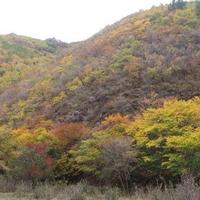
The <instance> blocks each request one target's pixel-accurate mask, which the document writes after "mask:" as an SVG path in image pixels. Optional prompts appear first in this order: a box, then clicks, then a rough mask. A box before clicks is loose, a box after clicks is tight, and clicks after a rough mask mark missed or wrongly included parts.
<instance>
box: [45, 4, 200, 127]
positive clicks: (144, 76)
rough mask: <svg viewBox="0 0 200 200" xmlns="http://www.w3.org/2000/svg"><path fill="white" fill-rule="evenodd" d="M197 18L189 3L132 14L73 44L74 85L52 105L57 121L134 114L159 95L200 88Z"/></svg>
mask: <svg viewBox="0 0 200 200" xmlns="http://www.w3.org/2000/svg"><path fill="white" fill-rule="evenodd" d="M199 30H200V19H199V18H198V17H197V15H196V12H195V6H194V4H191V3H190V4H188V5H187V6H186V8H184V9H177V10H173V11H171V10H168V8H167V7H166V6H160V7H158V8H152V9H151V10H148V11H145V12H140V13H137V14H134V15H131V16H129V17H127V18H125V19H123V20H122V21H120V22H118V23H116V24H115V25H113V26H111V27H107V28H106V29H105V30H103V31H102V32H101V33H99V34H97V35H96V36H94V37H93V38H91V39H89V40H87V41H85V42H83V43H81V44H78V45H76V46H75V47H74V48H73V49H72V51H71V55H72V57H73V64H74V65H78V66H80V68H79V70H78V73H77V75H76V77H75V79H74V82H72V85H73V84H75V85H76V89H73V90H72V91H68V90H69V88H68V90H67V89H66V91H67V96H66V98H65V99H64V100H63V101H62V102H61V103H59V104H57V105H56V106H55V108H53V109H52V111H51V112H50V115H49V116H50V117H52V116H53V119H56V120H58V121H80V120H81V121H82V120H83V121H90V122H91V121H92V122H94V123H96V122H98V121H99V120H100V119H103V118H105V116H107V115H108V114H111V113H116V112H121V113H124V114H135V113H137V112H138V111H140V110H141V109H143V108H146V107H149V106H155V105H156V104H157V103H158V101H159V99H162V98H170V97H177V98H180V99H189V98H191V97H193V96H196V95H199V94H200V89H199V86H200V80H199V75H200V66H199V64H200V62H199V56H200V54H199V53H200V51H199V50H200V34H199Z"/></svg>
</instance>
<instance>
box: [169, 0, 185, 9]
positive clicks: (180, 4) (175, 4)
mask: <svg viewBox="0 0 200 200" xmlns="http://www.w3.org/2000/svg"><path fill="white" fill-rule="evenodd" d="M185 5H186V2H185V1H183V0H172V3H171V4H170V5H169V10H176V9H183V8H184V7H185Z"/></svg>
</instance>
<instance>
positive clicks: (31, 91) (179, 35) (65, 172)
mask: <svg viewBox="0 0 200 200" xmlns="http://www.w3.org/2000/svg"><path fill="white" fill-rule="evenodd" d="M183 176H187V178H188V177H189V178H188V179H192V180H193V179H194V181H195V183H193V186H194V187H195V188H196V182H198V180H199V178H200V4H199V2H198V1H196V2H184V1H181V0H178V1H173V2H172V3H171V4H169V5H161V6H159V7H152V8H151V9H150V10H145V11H140V12H138V13H134V14H132V15H130V16H128V17H126V18H124V19H122V20H121V21H119V22H117V23H115V24H113V25H110V26H107V27H105V28H104V29H103V30H102V31H100V32H99V33H97V34H96V35H94V36H93V37H91V38H89V39H87V40H85V41H81V42H75V43H64V42H62V41H59V40H56V39H54V38H52V39H47V40H39V39H33V38H30V37H25V36H19V35H16V34H13V33H12V34H8V35H1V36H0V177H2V180H4V182H3V184H5V182H6V183H7V182H9V181H11V182H15V183H18V182H21V181H23V182H25V183H26V182H27V183H29V184H30V185H32V187H33V188H34V187H36V185H37V184H43V183H46V182H48V184H49V183H50V184H55V183H60V184H61V185H62V184H80V183H82V182H83V181H86V182H87V184H90V185H91V186H90V187H97V186H98V187H112V188H115V187H116V188H118V190H120V191H123V192H125V193H126V194H129V193H130V191H133V190H134V189H133V188H134V187H135V185H137V186H138V187H140V186H142V187H146V186H147V187H149V185H151V186H152V187H154V186H155V187H156V186H157V184H160V185H161V187H163V185H165V186H167V187H168V186H169V185H173V186H175V185H176V184H180V182H181V180H182V178H183ZM191 176H192V177H193V178H191ZM0 179H1V178H0ZM190 181H191V180H190ZM0 182H1V181H0ZM186 182H187V181H185V182H184V183H183V184H186ZM0 185H1V184H0ZM1 187H3V186H2V185H1ZM184 187H186V186H184ZM173 188H174V187H173ZM161 190H162V189H161ZM11 191H12V189H11ZM0 192H1V189H0ZM112 192H113V190H112ZM112 192H111V194H109V196H108V197H107V200H117V199H118V197H117V196H115V195H116V193H117V192H116V191H115V192H113V193H112ZM54 193H55V192H54ZM194 193H195V192H194ZM197 193H198V192H197ZM198 195H199V196H198V197H194V196H192V197H191V198H186V199H187V200H198V199H199V198H200V194H199V193H198ZM0 197H1V196H0ZM79 197H80V196H79ZM45 198H46V197H42V198H41V199H45ZM36 199H37V198H36ZM49 199H51V198H49ZM57 199H62V198H57ZM69 199H70V198H69ZM93 199H95V198H93ZM96 199H97V198H96ZM99 199H100V198H99ZM133 199H138V200H140V199H143V200H154V199H161V198H159V197H157V198H151V197H149V198H146V197H145V198H141V197H138V198H136V197H135V198H133ZM162 199H163V200H165V199H166V200H171V198H169V196H168V197H166V198H165V199H164V198H162ZM173 199H175V198H173ZM176 199H177V200H179V198H178V197H177V198H176ZM180 199H181V200H183V198H180ZM186 199H184V200H186ZM63 200H64V199H63ZM70 200H84V197H80V198H74V197H73V198H71V199H70Z"/></svg>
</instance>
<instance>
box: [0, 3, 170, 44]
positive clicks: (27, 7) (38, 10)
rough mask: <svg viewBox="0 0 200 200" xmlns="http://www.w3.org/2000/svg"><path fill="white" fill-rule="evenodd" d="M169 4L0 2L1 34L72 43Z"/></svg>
mask: <svg viewBox="0 0 200 200" xmlns="http://www.w3.org/2000/svg"><path fill="white" fill-rule="evenodd" d="M169 2H170V0H0V5H1V10H0V34H8V33H15V34H19V35H26V36H30V37H34V38H38V39H46V38H53V37H55V38H56V39H59V40H62V41H65V42H75V41H80V40H84V39H87V38H89V37H90V36H92V35H93V34H95V33H97V32H98V31H100V30H101V29H103V28H104V27H105V26H107V25H111V24H113V23H115V22H116V21H119V20H120V19H122V18H123V17H126V16H127V15H129V14H132V13H134V12H137V11H139V10H143V9H148V8H151V7H152V6H153V5H155V6H156V5H160V4H166V3H169Z"/></svg>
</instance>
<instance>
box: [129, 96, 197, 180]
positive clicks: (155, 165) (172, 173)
mask: <svg viewBox="0 0 200 200" xmlns="http://www.w3.org/2000/svg"><path fill="white" fill-rule="evenodd" d="M199 113H200V99H199V98H194V99H192V100H188V101H183V100H182V101H181V100H180V101H178V100H169V101H166V102H165V103H164V105H163V107H161V108H158V109H148V110H146V111H145V112H144V113H143V114H142V116H141V117H140V118H138V119H137V120H136V121H134V122H133V124H132V125H131V128H130V134H132V135H133V137H134V138H135V140H136V143H137V144H136V145H137V146H138V148H139V149H140V153H141V155H142V156H141V159H142V160H143V161H142V165H143V169H144V170H145V171H148V177H150V178H153V177H154V178H155V177H158V176H159V175H160V176H163V177H165V178H166V179H169V177H172V178H173V177H177V176H180V175H182V174H183V173H184V172H186V171H193V172H195V174H196V175H198V174H200V165H199V160H200V155H199V148H200V142H199V140H200V131H199V130H200V115H199Z"/></svg>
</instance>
